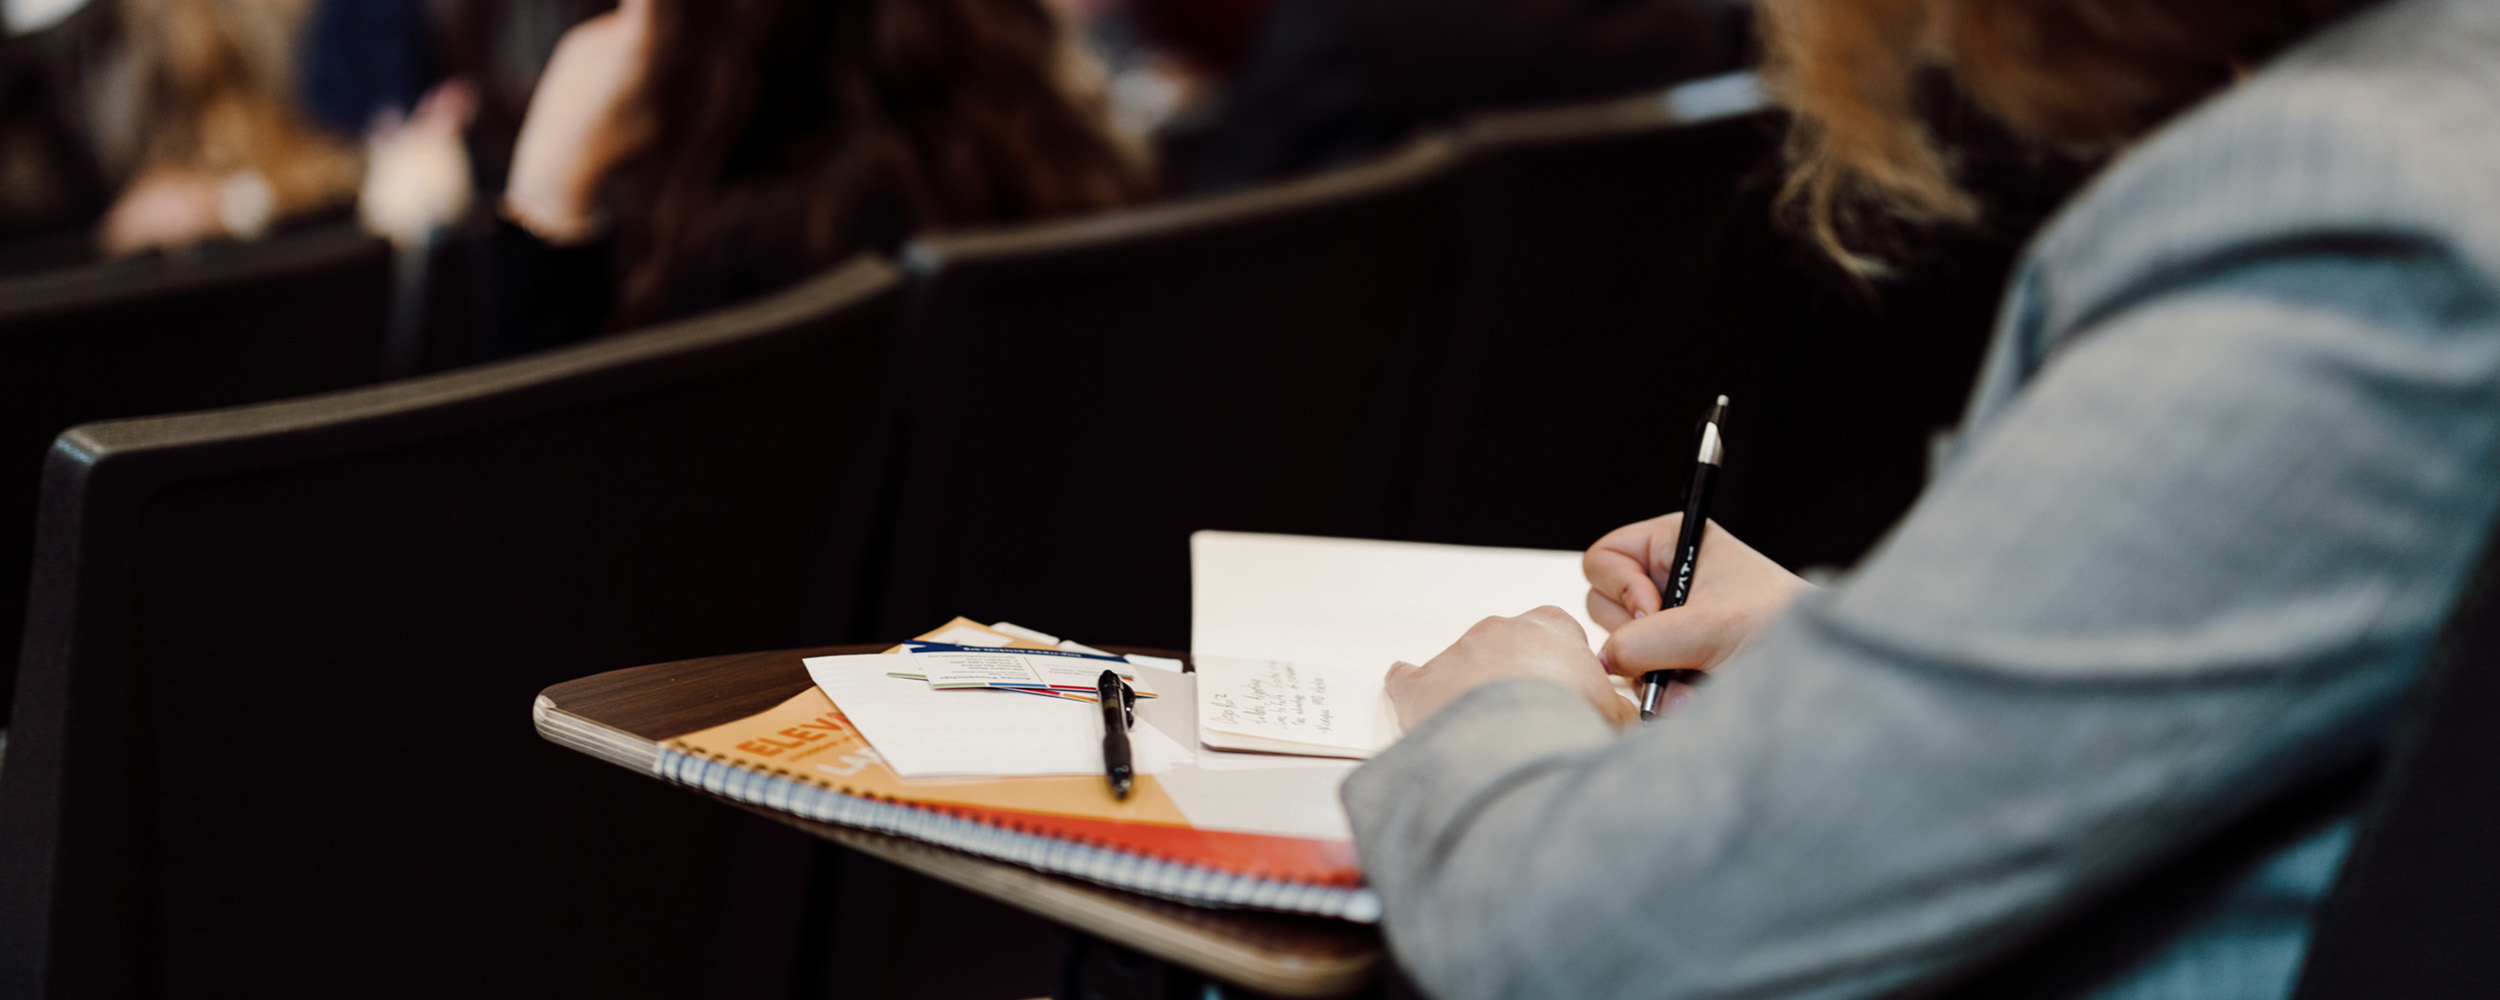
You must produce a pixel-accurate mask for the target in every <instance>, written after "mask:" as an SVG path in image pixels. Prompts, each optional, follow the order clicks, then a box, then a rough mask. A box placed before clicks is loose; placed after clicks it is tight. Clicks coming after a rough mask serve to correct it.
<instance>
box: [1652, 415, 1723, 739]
mask: <svg viewBox="0 0 2500 1000" xmlns="http://www.w3.org/2000/svg"><path fill="white" fill-rule="evenodd" d="M1726 419H1727V397H1726V396H1721V397H1719V401H1718V402H1716V403H1713V404H1711V406H1710V415H1709V416H1707V417H1704V418H1702V422H1701V449H1700V451H1699V453H1697V454H1695V455H1694V456H1693V485H1692V488H1691V489H1689V490H1686V491H1685V494H1684V527H1683V529H1682V530H1680V531H1678V532H1676V537H1675V566H1674V570H1673V575H1672V576H1670V577H1668V580H1667V591H1666V593H1663V594H1660V595H1658V597H1659V601H1658V608H1659V610H1661V611H1663V610H1666V609H1668V608H1680V607H1683V606H1684V601H1685V599H1686V598H1689V597H1691V596H1693V572H1694V570H1696V569H1699V568H1700V566H1701V533H1702V529H1703V528H1704V527H1705V526H1706V525H1708V524H1709V523H1710V487H1711V486H1712V485H1713V484H1715V483H1716V482H1718V478H1719V456H1720V453H1721V452H1722V451H1723V450H1724V448H1725V445H1724V444H1723V443H1722V442H1721V441H1720V440H1719V423H1720V421H1723V420H1726ZM1703 676H1704V672H1703V671H1699V670H1652V671H1650V672H1648V673H1645V674H1642V675H1641V718H1642V719H1643V720H1647V719H1650V718H1654V717H1656V716H1657V714H1658V699H1659V698H1660V697H1662V696H1664V695H1665V693H1666V690H1667V685H1668V684H1671V683H1684V684H1694V683H1699V682H1700V680H1701V679H1702V677H1703Z"/></svg>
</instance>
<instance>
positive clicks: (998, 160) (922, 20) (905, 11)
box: [483, 0, 1148, 356]
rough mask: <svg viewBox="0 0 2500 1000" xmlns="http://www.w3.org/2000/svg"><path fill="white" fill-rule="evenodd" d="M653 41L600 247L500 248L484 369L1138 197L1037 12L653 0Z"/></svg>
mask: <svg viewBox="0 0 2500 1000" xmlns="http://www.w3.org/2000/svg"><path fill="white" fill-rule="evenodd" d="M650 38H651V43H650V44H651V48H650V51H649V55H648V60H649V62H648V65H647V67H646V69H645V75H644V77H643V83H642V87H641V89H640V91H639V92H638V94H637V97H638V100H637V101H636V104H637V105H638V111H639V112H640V113H641V114H642V115H643V116H644V123H643V125H644V127H645V128H646V129H647V130H648V131H647V132H646V134H645V136H644V138H643V141H641V142H640V143H639V144H638V147H637V150H636V151H635V152H632V153H629V154H627V155H626V156H625V157H624V158H622V159H620V160H619V161H618V162H617V163H616V164H615V166H614V168H613V169H612V170H610V171H609V172H608V173H607V174H606V177H605V180H604V181H603V192H604V194H603V200H604V201H605V202H606V203H607V204H608V205H609V206H610V211H609V213H608V214H609V217H610V218H611V219H612V228H611V230H610V234H609V238H608V239H607V240H605V241H604V242H605V244H606V245H604V246H582V247H565V248H553V247H547V246H545V245H543V244H537V247H536V249H515V248H514V247H513V245H512V242H513V241H511V240H505V241H502V242H503V246H502V247H501V248H500V249H498V251H497V253H498V255H499V256H498V258H497V259H495V260H492V261H490V262H489V265H488V268H487V273H486V274H485V275H483V278H484V280H486V281H487V282H488V292H489V294H490V296H491V297H492V298H493V299H495V300H498V301H497V305H496V308H495V310H494V312H495V314H496V315H493V316H491V317H490V318H489V320H488V325H489V327H490V329H488V330H487V331H486V348H487V353H488V354H489V355H490V356H499V355H505V354H512V353H517V352H519V351H524V350H531V349H536V348H540V347H546V346H552V345H553V344H557V343H562V342H565V341H568V340H573V339H578V338H580V337H584V336H588V335H590V334H592V333H595V332H597V331H598V330H600V329H602V328H605V329H622V328H631V327H635V326H640V325H643V324H647V323H650V322H654V321H657V320H663V319H670V318H675V317H680V316H685V315H688V314H691V313H694V312H698V311H701V310H704V309H709V308H713V307H716V306H720V305H724V304H727V303H731V302H735V301H738V300H740V299H744V298H748V297H751V296H754V295H757V294H761V293H764V292H768V291H771V290H773V289H776V288H779V287H782V286H784V285H787V284H790V283H791V282H794V281H797V280H799V279H801V278H803V277H806V276H807V275H809V274H812V273H815V272H817V271H820V270H822V269H824V268H827V267H830V266H832V265H834V264H835V263H838V262H839V261H841V260H842V259H844V258H847V257H849V256H850V255H852V254H854V253H857V252H860V251H862V250H883V251H889V252H890V251H892V250H894V249H896V248H897V247H898V246H899V245H900V244H901V243H902V242H903V240H904V239H905V238H906V237H908V236H910V235H911V234H912V233H914V232H917V231H919V230H923V229H929V228H943V227H953V226H964V225H975V224H985V223H1008V222H1018V221H1024V220H1032V219H1042V218H1048V217H1052V216H1060V215H1069V214H1076V213H1083V212H1088V211H1097V210H1101V209H1106V208H1111V207H1115V206H1118V205H1121V204H1125V203H1128V202H1132V201H1135V200H1137V199H1138V198H1140V197H1142V196H1143V195H1144V194H1145V193H1146V192H1147V190H1148V183H1147V179H1146V175H1145V171H1144V169H1143V166H1142V163H1141V162H1140V161H1139V160H1138V159H1137V158H1136V157H1134V156H1133V155H1132V154H1131V152H1130V151H1129V150H1128V149H1127V148H1125V147H1124V146H1123V145H1122V144H1121V143H1120V141H1119V140H1118V139H1117V138H1116V137H1115V136H1114V135H1113V134H1112V133H1111V131H1110V130H1109V128H1108V125H1107V124H1106V121H1107V119H1106V116H1105V114H1104V112H1103V109H1102V108H1101V107H1100V101H1099V100H1098V99H1097V95H1094V94H1089V93H1083V92H1080V91H1081V87H1080V86H1079V82H1080V81H1079V74H1078V73H1076V72H1075V64H1074V63H1073V56H1074V52H1075V50H1073V49H1072V48H1070V47H1069V44H1070V40H1069V35H1068V33H1067V31H1066V29H1065V28H1064V27H1063V26H1062V24H1061V22H1060V21H1059V20H1058V18H1057V16H1056V15H1055V14H1054V13H1053V12H1052V11H1050V10H1049V9H1048V8H1047V7H1046V6H1045V3H1044V0H658V2H657V3H655V4H654V5H653V7H652V23H651V34H650ZM506 231H507V232H512V231H513V230H512V228H511V227H508V226H507V227H506ZM523 240H524V242H526V243H529V244H536V241H535V240H527V239H526V237H524V238H523ZM594 287H595V288H597V289H600V292H599V293H598V294H596V295H591V294H588V293H589V289H591V288H594ZM561 289H579V290H581V291H582V292H583V293H585V294H583V295H572V294H566V293H564V292H563V291H560V290H561ZM602 314H604V315H602Z"/></svg>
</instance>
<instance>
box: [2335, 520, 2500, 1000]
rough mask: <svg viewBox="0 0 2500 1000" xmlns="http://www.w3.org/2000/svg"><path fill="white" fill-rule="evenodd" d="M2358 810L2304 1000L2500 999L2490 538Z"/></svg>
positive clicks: (2495, 580) (2494, 591) (2494, 585)
mask: <svg viewBox="0 0 2500 1000" xmlns="http://www.w3.org/2000/svg"><path fill="white" fill-rule="evenodd" d="M2362 815H2363V821H2362V826H2361V831H2360V836H2359V837H2358V838H2357V839H2356V840H2355V841H2354V846H2353V851H2352V854H2351V855H2350V856H2349V857H2348V858H2346V859H2345V862H2344V870H2343V873H2342V875H2341V876H2339V878H2338V879H2337V882H2336V886H2335V893H2334V895H2333V896H2331V897H2329V898H2328V900H2327V905H2326V907H2325V909H2324V911H2323V912H2322V913H2321V914H2320V916H2319V920H2318V924H2317V926H2316V928H2315V930H2314V931H2313V932H2312V936H2311V938H2310V944H2309V954H2308V959H2307V966H2306V967H2305V968H2304V969H2303V970H2302V973H2301V982H2300V989H2299V991H2298V992H2297V993H2296V994H2295V996H2296V998H2297V1000H2348V998H2352V1000H2358V998H2365V997H2491V996H2500V962H2495V961H2493V960H2492V956H2491V953H2490V951H2489V948H2490V945H2491V942H2493V941H2495V940H2500V861H2495V860H2494V859H2493V857H2492V850H2491V848H2492V842H2493V837H2494V835H2495V834H2500V543H2494V542H2488V541H2487V542H2486V543H2485V552H2484V556H2483V568H2482V572H2481V577H2480V579H2479V581H2478V582H2477V584H2476V585H2475V587H2474V589H2473V590H2472V591H2470V592H2469V593H2468V595H2467V597H2466V598H2465V600H2464V602H2463V603H2462V604H2460V605H2459V607H2458V610H2457V613H2456V614H2455V615H2454V616H2453V617H2452V619H2451V622H2450V626H2449V633H2448V636H2447V638H2446V641H2445V643H2444V644H2443V645H2442V647H2441V650H2440V653H2439V655H2438V657H2437V658H2436V659H2435V660H2434V662H2433V666H2432V669H2431V672H2430V675H2429V676H2428V677H2427V678H2425V679H2424V681H2423V683H2422V685H2421V688H2420V690H2419V691H2418V692H2417V693H2416V695H2415V700H2414V703H2413V705H2412V707H2411V709H2410V711H2408V713H2407V715H2406V724H2405V726H2404V728H2403V729H2402V730H2401V731H2400V734H2399V736H2398V738H2397V740H2396V741H2395V743H2394V745H2393V747H2392V748H2391V749H2390V751H2389V753H2388V754H2387V756H2386V762H2385V763H2384V765H2382V766H2381V767H2380V768H2379V769H2378V771H2377V788H2376V790H2375V791H2374V792H2372V797H2371V799H2370V801H2369V803H2368V805H2367V806H2366V808H2365V810H2364V811H2363V813H2362Z"/></svg>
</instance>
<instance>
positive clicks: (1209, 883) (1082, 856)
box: [656, 747, 1380, 924]
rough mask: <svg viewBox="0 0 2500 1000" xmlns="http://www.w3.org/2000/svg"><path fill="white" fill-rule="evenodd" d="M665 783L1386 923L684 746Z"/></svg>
mask: <svg viewBox="0 0 2500 1000" xmlns="http://www.w3.org/2000/svg"><path fill="white" fill-rule="evenodd" d="M656 770H657V772H658V774H659V776H660V777H662V778H665V779H667V780H669V781H672V782H675V783H677V784H681V785H690V786H693V787H695V788H700V789H702V790H704V791H707V792H710V793H712V794H715V795H722V796H726V797H729V798H732V799H736V800H738V801H740V802H748V803H753V804H756V805H760V806H763V807H765V808H768V809H774V810H778V811H780V812H786V813H789V814H791V815H793V816H804V817H806V818H808V819H812V820H817V821H820V822H825V823H832V824H835V825H838V826H848V827H856V828H858V829H862V830H872V831H875V832H878V833H889V834H893V835H895V836H899V837H908V838H910V839H913V840H917V841H921V842H923V843H929V844H936V845H938V846H940V847H949V848H953V849H955V850H959V851H965V852H969V853H972V854H978V855H981V856H983V857H987V858H996V859H998V860H1000V861H1005V862H1008V863H1010V864H1017V865H1023V866H1025V867H1027V868H1035V869H1039V870H1042V871H1046V872H1052V873H1055V874H1060V875H1069V876H1073V877H1076V878H1081V879H1084V880H1086V881H1088V882H1099V883H1101V884H1103V885H1107V886H1111V887H1113V888H1118V889H1126V890H1128V891H1130V892H1136V893H1143V894H1145V895H1149V896H1159V897H1162V898H1164V899H1171V900H1178V901H1180V902H1184V903H1195V904H1200V905H1215V906H1239V907H1249V908H1253V909H1260V910H1278V911H1283V912H1286V913H1308V914H1313V915H1316V916H1323V917H1334V918H1337V919H1339V920H1350V921H1354V922H1356V923H1364V924H1368V923H1376V922H1378V921H1379V920H1380V896H1379V894H1378V893H1375V892H1373V891H1372V890H1371V889H1370V888H1368V887H1364V886H1359V885H1357V886H1342V885H1322V884H1315V883H1309V882H1294V881H1288V880H1284V879H1276V878H1267V877H1263V876H1259V875H1249V874H1240V873H1235V872H1224V871H1217V870H1215V869H1212V868H1208V867H1205V866H1203V865H1193V864H1189V863H1187V862H1183V861H1176V860H1172V859H1169V858H1158V857H1152V856H1148V855H1143V854H1137V853H1133V852H1129V851H1124V850H1119V849H1115V848H1111V847H1105V846H1101V845H1096V844H1089V843H1084V842H1081V841H1075V840H1068V839H1064V838H1061V837H1055V836H1047V835H1043V834H1039V833H1032V832H1028V831H1026V830H1024V829H1020V828H1018V827H1015V826H1012V825H1000V824H995V823H991V822H987V821H984V820H979V819H973V818H970V817H967V816H964V815H961V814H958V813H955V812H953V811H951V810H948V809H945V808H944V807H942V806H935V805H923V804H916V803H906V802H900V801H890V800H885V799H880V798H876V797H873V796H864V795H853V794H851V793H849V792H845V791H843V790H841V789H839V788H836V787H833V786H831V785H827V784H822V783H820V782H818V781H816V780H814V779H810V778H807V777H804V776H801V775H796V774H792V773H790V772H787V771H778V770H776V771H773V772H765V771H761V770H758V769H756V768H753V767H749V766H747V765H745V764H741V763H738V762H736V761H732V760H729V759H726V758H723V757H717V756H713V755H709V754H703V753H699V752H689V751H687V750H684V749H680V748H677V747H665V748H662V749H661V751H660V759H659V763H658V766H657V768H656Z"/></svg>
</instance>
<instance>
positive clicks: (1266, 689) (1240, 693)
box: [1198, 656, 1398, 757]
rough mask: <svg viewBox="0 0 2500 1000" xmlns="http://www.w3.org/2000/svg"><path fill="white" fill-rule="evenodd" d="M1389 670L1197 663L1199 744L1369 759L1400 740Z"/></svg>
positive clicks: (1229, 660) (1243, 661)
mask: <svg viewBox="0 0 2500 1000" xmlns="http://www.w3.org/2000/svg"><path fill="white" fill-rule="evenodd" d="M1382 673H1383V668H1377V667H1346V666H1333V665H1327V664H1312V663H1293V662H1287V661H1284V660H1256V659H1247V658H1239V657H1225V656H1209V657H1202V658H1200V659H1199V661H1198V729H1199V741H1200V742H1201V743H1204V744H1206V745H1207V746H1210V747H1215V748H1217V749H1223V750H1256V751H1264V752H1267V753H1292V754H1313V755H1318V756H1324V757H1369V756H1371V755H1372V754H1375V753H1378V752H1379V751H1380V750H1382V749H1383V748H1385V747H1387V746H1388V745H1389V744H1390V743H1391V742H1393V741H1395V740H1396V739H1397V737H1398V725H1397V716H1396V714H1395V711H1394V710H1393V709H1392V708H1391V707H1390V705H1389V701H1388V698H1387V697H1385V696H1384V695H1383V694H1382V693H1381V689H1380V679H1381V674H1382Z"/></svg>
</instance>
